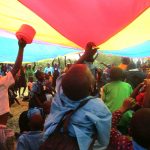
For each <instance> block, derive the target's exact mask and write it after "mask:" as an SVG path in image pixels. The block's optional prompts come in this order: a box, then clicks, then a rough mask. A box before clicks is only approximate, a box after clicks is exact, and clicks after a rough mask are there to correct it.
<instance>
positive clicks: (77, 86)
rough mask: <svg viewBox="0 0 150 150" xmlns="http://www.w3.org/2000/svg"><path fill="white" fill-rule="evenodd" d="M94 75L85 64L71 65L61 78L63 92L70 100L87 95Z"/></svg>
mask: <svg viewBox="0 0 150 150" xmlns="http://www.w3.org/2000/svg"><path fill="white" fill-rule="evenodd" d="M93 82H94V77H93V75H92V73H91V71H90V70H89V68H88V67H87V65H85V64H75V65H73V66H72V67H71V68H70V69H69V70H68V72H67V73H66V75H65V76H64V77H63V79H62V89H63V92H64V94H65V95H66V96H67V97H68V98H70V99H71V100H80V99H82V98H85V97H87V96H89V94H90V92H91V88H92V86H93Z"/></svg>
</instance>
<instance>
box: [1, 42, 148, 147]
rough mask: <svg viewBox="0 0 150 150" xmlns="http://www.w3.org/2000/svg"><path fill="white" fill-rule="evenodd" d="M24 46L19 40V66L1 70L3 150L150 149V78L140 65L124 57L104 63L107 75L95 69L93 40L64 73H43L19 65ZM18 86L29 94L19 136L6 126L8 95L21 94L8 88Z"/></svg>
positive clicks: (56, 70) (51, 68)
mask: <svg viewBox="0 0 150 150" xmlns="http://www.w3.org/2000/svg"><path fill="white" fill-rule="evenodd" d="M25 46H26V43H25V42H24V41H23V40H19V51H18V57H17V59H16V62H15V64H14V65H10V66H9V67H8V70H7V69H6V68H7V67H6V68H5V67H3V68H5V72H4V71H1V72H3V76H2V77H1V78H0V150H14V149H15V144H16V149H17V150H88V149H95V150H96V149H97V150H104V149H108V150H149V149H150V138H149V137H150V117H149V116H150V92H149V90H150V80H149V74H146V73H145V72H144V71H142V70H140V69H139V68H140V66H141V64H140V63H139V62H138V66H136V65H135V64H134V63H133V62H132V61H131V60H130V59H129V58H123V59H122V64H120V65H119V66H118V67H117V66H110V65H105V66H106V68H107V71H106V70H105V72H106V73H107V75H106V74H104V72H102V70H100V69H97V68H96V67H94V65H93V61H94V60H95V57H94V56H95V54H96V52H97V48H96V45H95V44H94V43H92V42H89V43H88V44H87V46H86V48H85V52H84V54H83V55H82V56H81V57H80V58H79V60H78V61H77V62H76V63H75V64H72V65H66V67H67V68H66V69H65V71H64V72H63V73H61V71H60V68H59V65H60V64H59V63H58V64H54V63H53V65H52V66H50V64H47V67H46V68H45V69H43V70H42V68H38V69H35V66H36V64H35V63H34V66H32V65H28V66H26V67H21V63H22V58H23V51H24V47H25ZM18 71H19V72H18ZM6 72H8V73H6ZM17 77H18V78H17ZM26 77H27V78H26ZM27 80H28V81H27ZM15 82H16V83H17V86H18V85H19V86H18V87H19V88H20V87H23V88H24V89H23V93H22V95H23V96H24V92H25V90H26V87H28V91H29V93H28V97H27V101H28V102H27V103H28V104H29V105H28V110H26V111H24V112H22V113H21V115H20V117H19V121H18V124H19V128H20V133H18V134H16V136H15V135H14V132H13V130H12V129H8V128H7V120H8V115H9V111H10V107H9V97H8V91H9V90H10V89H11V90H12V92H14V94H17V93H15V88H16V87H15V86H13V87H10V86H11V85H12V84H14V83H15ZM18 87H17V88H18ZM9 93H10V92H9ZM19 95H21V93H20V90H19ZM24 98H25V97H24Z"/></svg>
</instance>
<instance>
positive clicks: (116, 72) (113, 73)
mask: <svg viewBox="0 0 150 150" xmlns="http://www.w3.org/2000/svg"><path fill="white" fill-rule="evenodd" d="M110 78H111V80H112V81H121V80H122V79H123V71H122V69H120V68H118V67H113V68H112V69H111V70H110Z"/></svg>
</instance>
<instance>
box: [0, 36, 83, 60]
mask: <svg viewBox="0 0 150 150" xmlns="http://www.w3.org/2000/svg"><path fill="white" fill-rule="evenodd" d="M17 52H18V41H17V39H11V38H7V37H0V62H14V61H15V59H16V56H17ZM74 52H80V50H78V49H73V48H68V47H63V46H59V45H52V44H47V43H32V44H30V45H27V46H26V48H25V51H24V59H23V61H24V62H35V61H39V60H43V59H48V58H56V57H57V56H64V55H66V54H69V53H74Z"/></svg>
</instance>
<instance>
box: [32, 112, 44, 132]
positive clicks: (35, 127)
mask: <svg viewBox="0 0 150 150" xmlns="http://www.w3.org/2000/svg"><path fill="white" fill-rule="evenodd" d="M29 126H30V129H31V131H42V130H43V127H44V120H43V118H42V116H41V115H39V114H35V115H33V116H32V117H31V118H30V119H29Z"/></svg>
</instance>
